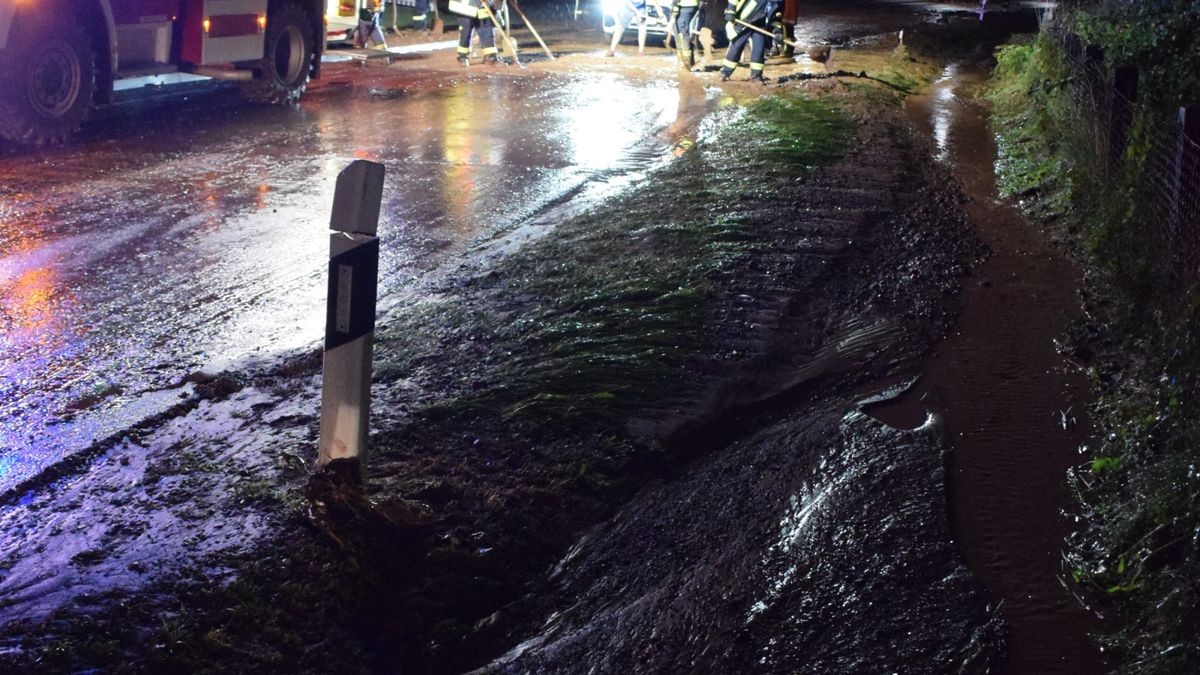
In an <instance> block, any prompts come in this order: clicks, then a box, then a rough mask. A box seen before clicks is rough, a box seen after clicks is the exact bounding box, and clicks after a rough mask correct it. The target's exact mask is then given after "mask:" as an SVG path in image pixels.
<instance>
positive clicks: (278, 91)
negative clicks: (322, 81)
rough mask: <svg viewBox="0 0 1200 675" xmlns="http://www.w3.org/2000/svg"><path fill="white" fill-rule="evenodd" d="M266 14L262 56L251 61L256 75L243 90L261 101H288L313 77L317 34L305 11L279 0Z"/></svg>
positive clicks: (298, 93)
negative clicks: (275, 6)
mask: <svg viewBox="0 0 1200 675" xmlns="http://www.w3.org/2000/svg"><path fill="white" fill-rule="evenodd" d="M278 7H279V9H278V10H276V11H275V12H272V13H271V15H270V16H269V17H267V32H266V36H265V40H264V42H265V49H264V52H263V53H264V56H263V59H262V60H261V61H258V62H255V63H253V64H251V66H252V67H253V68H254V71H255V75H256V77H255V78H254V80H252V81H250V82H247V83H246V84H245V85H244V86H243V88H242V93H243V94H244V95H245V96H246V97H247V98H249V99H250V100H253V101H258V102H261V103H275V104H291V103H295V102H296V101H298V100H299V99H300V95H301V94H303V93H304V90H305V89H306V88H307V87H308V80H309V78H311V77H312V71H313V61H314V59H315V58H316V53H317V37H316V34H315V33H314V32H313V27H312V20H311V17H309V16H308V13H307V12H305V11H304V10H303V9H301V8H299V7H297V6H296V5H294V4H292V3H282V4H280V5H279V6H278Z"/></svg>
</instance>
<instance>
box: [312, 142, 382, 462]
mask: <svg viewBox="0 0 1200 675" xmlns="http://www.w3.org/2000/svg"><path fill="white" fill-rule="evenodd" d="M383 176H384V168H383V165H382V164H378V163H376V162H368V161H365V160H356V161H354V162H353V163H351V164H350V166H348V167H346V168H345V169H344V170H343V171H342V172H341V173H340V174H338V178H337V187H336V189H335V191H334V195H333V215H332V217H331V218H330V220H329V227H330V229H332V230H335V232H334V233H332V234H331V235H330V238H329V306H328V309H327V312H326V316H325V362H324V372H323V378H322V386H321V441H320V448H319V449H318V452H317V466H316V468H317V469H321V468H323V467H324V466H325V465H327V464H328V463H329V462H331V461H333V460H340V459H350V460H357V459H358V458H359V457H360V456H361V455H362V454H363V452H364V451H365V450H366V446H367V424H368V420H369V419H370V414H371V347H372V345H373V343H374V337H375V291H376V285H377V283H378V279H379V239H378V238H376V237H375V232H376V229H377V227H378V225H379V206H380V202H381V200H382V198H383Z"/></svg>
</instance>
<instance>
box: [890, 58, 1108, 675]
mask: <svg viewBox="0 0 1200 675" xmlns="http://www.w3.org/2000/svg"><path fill="white" fill-rule="evenodd" d="M980 80H981V75H980V73H979V72H977V71H974V70H969V69H967V68H965V67H960V66H954V65H952V66H949V67H948V68H946V70H945V72H944V73H943V77H942V79H941V80H940V81H939V82H937V83H936V84H935V85H934V87H933V89H932V91H931V92H930V93H929V94H927V95H924V96H920V97H916V98H914V99H912V100H911V101H910V103H909V108H908V110H909V114H910V117H911V119H912V121H913V122H914V123H915V124H916V126H917V127H918V128H919V129H920V130H922V131H923V132H924V133H926V134H929V135H931V136H932V137H933V138H934V140H935V141H936V143H937V148H938V159H939V161H942V162H948V163H950V164H951V165H952V166H953V168H954V171H955V173H956V174H957V176H958V177H959V179H960V180H961V181H962V184H963V186H964V188H965V191H966V194H967V196H968V198H969V201H968V202H967V204H966V205H965V209H966V212H967V214H968V217H969V219H970V221H971V222H972V224H973V225H974V227H975V229H976V230H977V232H978V233H979V235H980V236H981V237H982V238H983V239H984V240H985V241H986V242H987V243H988V244H989V245H990V246H991V248H992V251H993V255H992V256H991V257H990V259H988V260H987V262H985V263H984V264H983V265H982V266H981V267H979V268H978V270H977V271H976V273H975V275H974V277H973V279H971V280H970V283H969V284H968V286H967V292H966V309H965V311H964V313H963V315H962V317H961V321H960V324H959V326H958V329H957V331H956V333H955V334H954V335H952V336H951V337H950V338H948V339H947V340H946V341H945V342H944V343H942V344H941V345H940V346H938V348H937V349H936V351H935V353H934V354H933V355H932V357H931V358H930V359H929V361H928V362H927V363H926V364H925V366H924V368H923V371H924V378H923V379H922V381H921V382H920V383H919V385H918V386H917V387H916V388H915V389H914V390H913V391H912V392H910V394H909V395H907V396H906V397H905V398H904V399H903V400H902V401H901V402H900V403H898V404H894V405H889V406H886V407H883V408H878V409H875V410H873V411H872V414H873V415H875V416H877V417H878V418H880V419H882V420H884V421H886V422H889V423H892V424H896V425H899V426H908V427H911V426H915V425H917V424H919V423H920V422H921V421H922V420H923V419H924V418H925V415H926V414H927V411H930V410H933V411H937V412H939V413H941V414H942V415H944V417H945V420H946V429H947V432H948V438H949V440H950V443H951V445H952V451H951V455H950V459H949V463H948V468H949V488H950V504H951V522H952V527H953V532H954V535H955V537H956V539H957V541H958V545H959V549H960V550H961V551H962V553H963V555H964V557H965V558H966V561H967V564H968V566H969V567H970V568H971V570H972V571H973V572H974V573H975V574H976V575H977V576H978V577H979V578H980V579H981V580H982V581H983V582H984V584H985V585H986V586H987V587H988V588H989V590H990V591H991V592H992V593H993V594H994V595H995V596H997V597H999V598H1002V599H1003V602H1004V605H1003V610H1002V615H1003V617H1004V618H1005V620H1006V621H1007V622H1008V623H1009V625H1010V627H1011V639H1010V643H1009V659H1008V661H1007V663H1006V664H1005V666H1004V667H1003V672H1008V673H1034V672H1036V673H1053V672H1061V673H1095V672H1101V671H1102V670H1103V669H1104V666H1105V661H1104V659H1103V657H1102V655H1101V653H1100V652H1099V651H1098V648H1097V647H1096V645H1095V644H1094V642H1093V641H1092V640H1090V639H1089V637H1088V633H1089V632H1092V631H1096V630H1097V629H1099V628H1100V626H1099V624H1098V622H1097V620H1096V619H1095V617H1093V616H1092V615H1090V614H1089V613H1088V612H1086V611H1085V610H1084V609H1082V608H1081V607H1080V606H1079V605H1078V604H1077V603H1076V602H1075V601H1074V600H1073V598H1072V596H1071V594H1070V593H1069V592H1068V591H1067V590H1066V588H1065V586H1064V582H1063V580H1064V579H1069V577H1070V572H1069V570H1064V569H1063V568H1062V565H1061V562H1060V553H1059V552H1060V550H1061V546H1062V540H1063V536H1064V535H1065V534H1066V533H1067V532H1068V530H1069V529H1070V525H1071V523H1070V519H1069V518H1068V516H1066V515H1064V513H1065V512H1066V511H1067V510H1069V509H1070V506H1071V502H1070V499H1069V495H1068V492H1067V485H1066V471H1067V469H1068V468H1069V467H1071V466H1072V465H1075V464H1078V463H1080V462H1081V461H1082V459H1083V458H1081V456H1080V454H1079V450H1078V448H1079V447H1080V446H1081V444H1083V443H1084V441H1085V439H1086V437H1087V435H1088V431H1089V429H1088V422H1087V420H1086V418H1085V416H1084V411H1085V408H1086V406H1087V403H1088V400H1089V396H1090V393H1089V388H1088V384H1087V381H1086V379H1085V378H1084V377H1083V375H1082V374H1081V373H1080V372H1079V371H1078V370H1077V369H1076V368H1073V367H1072V366H1071V364H1069V363H1068V362H1066V361H1065V360H1064V359H1063V358H1062V357H1061V356H1059V354H1058V353H1057V352H1056V349H1055V344H1054V341H1055V340H1056V339H1057V338H1059V337H1060V336H1061V335H1062V334H1063V332H1064V329H1065V328H1066V326H1067V322H1068V321H1069V320H1070V319H1071V317H1072V316H1074V315H1076V314H1077V313H1078V311H1079V309H1078V300H1077V296H1076V291H1077V289H1078V287H1079V271H1078V270H1077V269H1076V267H1075V266H1074V265H1073V264H1072V262H1071V260H1069V259H1068V258H1067V257H1066V256H1065V255H1064V254H1063V253H1062V252H1061V251H1060V250H1058V249H1056V248H1054V247H1053V246H1051V245H1050V244H1049V243H1048V241H1047V239H1046V237H1045V236H1044V234H1043V233H1041V232H1040V231H1038V230H1037V229H1036V228H1034V227H1033V226H1031V225H1030V224H1029V223H1028V222H1027V221H1026V220H1025V219H1024V218H1023V217H1022V216H1021V215H1020V213H1019V212H1018V211H1017V210H1016V209H1015V208H1013V207H1012V206H1010V205H1007V204H1002V203H999V202H998V200H997V197H996V184H995V176H994V173H993V163H994V161H995V156H996V149H995V146H994V143H993V140H992V136H991V133H990V132H989V129H988V118H987V114H986V111H985V110H984V109H983V108H982V107H981V106H980V105H979V104H978V103H977V102H975V101H973V100H971V99H970V94H969V91H970V90H971V88H972V87H973V86H977V85H978V84H979V82H980Z"/></svg>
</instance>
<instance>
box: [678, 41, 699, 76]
mask: <svg viewBox="0 0 1200 675" xmlns="http://www.w3.org/2000/svg"><path fill="white" fill-rule="evenodd" d="M675 54H676V55H678V56H679V65H681V66H683V67H684V68H686V69H688V70H691V69H692V67H693V66H695V65H696V52H694V51H692V46H691V45H690V44H689V45H684V46H683V47H680V48H679V49H677V50H676V51H675Z"/></svg>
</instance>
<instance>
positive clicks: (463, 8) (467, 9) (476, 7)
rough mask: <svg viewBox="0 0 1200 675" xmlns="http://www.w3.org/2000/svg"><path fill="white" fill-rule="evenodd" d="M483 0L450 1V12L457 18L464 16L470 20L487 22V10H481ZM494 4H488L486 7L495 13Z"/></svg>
mask: <svg viewBox="0 0 1200 675" xmlns="http://www.w3.org/2000/svg"><path fill="white" fill-rule="evenodd" d="M483 2H484V0H450V11H451V12H454V13H455V14H458V15H459V16H466V17H470V18H472V19H483V20H485V21H487V20H488V13H487V10H485V9H484V8H483ZM496 4H497V3H496V2H488V7H491V8H492V12H495V11H496V9H495V7H496Z"/></svg>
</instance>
